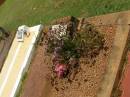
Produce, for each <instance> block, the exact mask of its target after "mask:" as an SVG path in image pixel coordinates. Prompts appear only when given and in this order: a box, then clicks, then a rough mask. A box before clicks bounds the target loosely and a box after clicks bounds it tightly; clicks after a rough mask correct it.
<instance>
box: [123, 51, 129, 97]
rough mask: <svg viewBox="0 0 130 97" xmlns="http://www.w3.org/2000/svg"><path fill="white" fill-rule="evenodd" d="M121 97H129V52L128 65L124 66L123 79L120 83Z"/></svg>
mask: <svg viewBox="0 0 130 97" xmlns="http://www.w3.org/2000/svg"><path fill="white" fill-rule="evenodd" d="M121 86H122V89H121V90H123V92H122V96H121V97H130V51H129V52H128V64H127V66H126V71H125V73H124V79H123V81H122V85H121Z"/></svg>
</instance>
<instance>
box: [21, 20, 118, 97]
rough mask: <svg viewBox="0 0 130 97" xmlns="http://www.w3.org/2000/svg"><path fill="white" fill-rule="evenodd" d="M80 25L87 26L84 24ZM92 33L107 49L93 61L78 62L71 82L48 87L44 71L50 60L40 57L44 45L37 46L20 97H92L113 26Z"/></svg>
mask: <svg viewBox="0 0 130 97" xmlns="http://www.w3.org/2000/svg"><path fill="white" fill-rule="evenodd" d="M89 22H91V23H92V24H93V25H95V23H94V22H97V21H95V20H94V19H93V20H91V21H89ZM83 23H84V24H86V23H88V20H85V21H84V22H83ZM96 29H98V30H99V31H100V32H101V33H102V34H103V35H104V37H105V47H107V48H106V49H103V50H101V51H100V53H99V54H98V56H96V57H95V58H92V59H89V60H88V59H87V58H80V61H79V64H80V69H79V70H78V71H77V74H76V75H75V77H74V78H73V79H72V80H68V79H67V78H65V79H55V81H54V83H53V85H52V83H51V82H52V80H53V79H51V80H50V75H51V72H50V70H49V68H48V66H50V64H52V61H51V60H52V57H51V55H46V54H45V53H44V51H45V46H44V45H43V46H38V48H37V51H36V55H35V57H34V59H33V61H32V64H31V67H30V69H29V72H28V77H27V79H26V80H25V83H24V87H23V91H22V94H21V97H95V96H96V94H97V91H98V89H99V87H100V84H101V83H100V82H101V80H102V78H103V75H104V73H105V70H106V65H107V59H108V56H109V53H110V51H111V46H112V42H113V37H114V35H115V29H116V26H114V25H107V26H96Z"/></svg>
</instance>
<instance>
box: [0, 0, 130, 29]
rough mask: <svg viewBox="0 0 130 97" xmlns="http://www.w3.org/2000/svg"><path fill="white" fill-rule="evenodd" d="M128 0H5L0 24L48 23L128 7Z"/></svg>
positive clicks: (129, 0)
mask: <svg viewBox="0 0 130 97" xmlns="http://www.w3.org/2000/svg"><path fill="white" fill-rule="evenodd" d="M129 5H130V0H6V1H5V3H4V4H3V5H2V6H1V7H0V26H3V27H6V28H7V29H9V30H15V29H16V28H17V27H18V26H19V25H21V24H26V25H30V26H31V25H35V24H39V23H42V24H49V22H50V21H51V20H53V19H55V18H59V17H63V16H68V15H73V16H76V17H90V16H95V15H100V14H106V13H111V12H117V11H123V10H128V9H130V6H129Z"/></svg>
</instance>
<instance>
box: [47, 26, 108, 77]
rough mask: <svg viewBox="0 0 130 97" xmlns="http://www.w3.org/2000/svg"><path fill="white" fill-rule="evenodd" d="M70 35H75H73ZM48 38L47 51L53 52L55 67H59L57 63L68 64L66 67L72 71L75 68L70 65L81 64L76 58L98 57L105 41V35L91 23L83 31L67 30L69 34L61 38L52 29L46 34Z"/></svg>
mask: <svg viewBox="0 0 130 97" xmlns="http://www.w3.org/2000/svg"><path fill="white" fill-rule="evenodd" d="M71 33H73V34H71ZM70 35H73V37H72V36H70ZM46 40H47V41H46V45H47V52H48V53H51V54H53V60H52V61H53V69H54V67H58V66H57V64H58V65H59V64H66V66H65V68H66V69H67V68H68V70H70V71H71V70H73V69H72V68H71V69H69V68H70V67H77V66H79V65H78V62H77V61H76V60H78V59H79V58H80V57H88V58H93V57H96V56H97V55H98V54H99V52H100V50H101V49H103V46H104V42H105V41H104V38H103V35H102V34H100V33H99V32H98V31H97V30H96V29H95V28H94V27H93V26H92V25H90V24H89V25H86V26H85V27H84V29H83V30H82V31H81V32H77V33H76V32H75V33H74V32H71V31H67V34H66V35H64V36H63V37H62V38H61V39H59V38H57V37H56V35H55V34H54V33H52V32H51V31H50V32H48V33H47V35H46ZM72 59H74V60H72ZM72 63H73V64H72ZM75 65H77V66H75ZM61 67H64V66H61ZM62 69H63V68H62ZM66 69H65V70H66ZM56 70H60V69H56ZM63 70H64V69H63ZM56 72H57V71H56ZM59 72H60V71H59ZM62 73H63V72H62ZM61 75H63V74H61Z"/></svg>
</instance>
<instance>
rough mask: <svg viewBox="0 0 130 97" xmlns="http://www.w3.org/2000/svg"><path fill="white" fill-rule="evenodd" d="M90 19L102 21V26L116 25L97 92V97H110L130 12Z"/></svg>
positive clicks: (123, 46) (124, 41)
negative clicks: (104, 70)
mask: <svg viewBox="0 0 130 97" xmlns="http://www.w3.org/2000/svg"><path fill="white" fill-rule="evenodd" d="M91 19H95V20H97V21H99V23H100V21H102V22H103V25H106V24H107V25H108V24H116V25H117V30H116V35H115V40H114V43H113V48H112V51H111V54H110V57H109V60H108V68H107V71H106V74H105V76H104V78H103V80H102V83H101V89H100V90H99V92H98V97H110V95H111V92H112V89H113V85H114V82H115V79H116V75H117V71H118V69H119V66H120V63H121V59H122V57H123V52H124V49H125V46H126V42H127V38H128V34H129V25H128V24H129V23H130V11H125V12H119V13H113V14H108V15H103V16H99V17H98V16H97V17H93V18H91ZM97 25H100V24H97Z"/></svg>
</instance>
